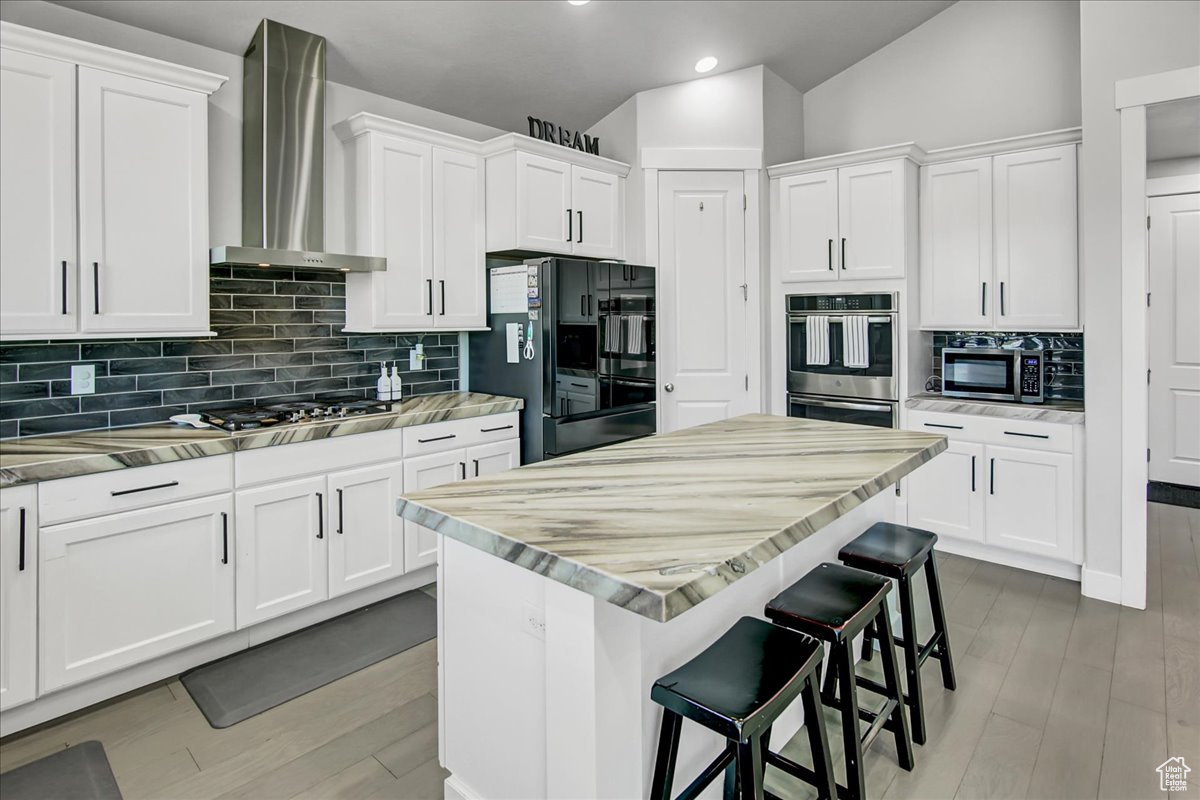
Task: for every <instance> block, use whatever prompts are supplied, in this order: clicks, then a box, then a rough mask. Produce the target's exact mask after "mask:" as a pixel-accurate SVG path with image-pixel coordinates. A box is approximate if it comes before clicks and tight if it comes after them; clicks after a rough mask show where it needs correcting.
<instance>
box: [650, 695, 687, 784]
mask: <svg viewBox="0 0 1200 800" xmlns="http://www.w3.org/2000/svg"><path fill="white" fill-rule="evenodd" d="M682 726H683V717H681V716H679V715H678V714H676V713H675V712H674V711H668V710H667V709H665V708H664V709H663V718H662V729H661V731H660V732H659V735H658V755H656V756H655V758H654V781H653V783H651V784H650V797H651V800H671V784H673V783H674V782H675V759H676V757H677V756H678V755H679V730H680V728H681V727H682Z"/></svg>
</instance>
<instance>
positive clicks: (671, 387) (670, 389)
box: [663, 383, 675, 392]
mask: <svg viewBox="0 0 1200 800" xmlns="http://www.w3.org/2000/svg"><path fill="white" fill-rule="evenodd" d="M663 391H667V392H673V391H675V384H673V383H667V384H664V385H663Z"/></svg>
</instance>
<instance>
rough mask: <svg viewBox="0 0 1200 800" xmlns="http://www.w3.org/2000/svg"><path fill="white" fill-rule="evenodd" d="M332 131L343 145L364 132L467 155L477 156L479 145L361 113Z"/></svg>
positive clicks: (463, 138)
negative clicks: (445, 148)
mask: <svg viewBox="0 0 1200 800" xmlns="http://www.w3.org/2000/svg"><path fill="white" fill-rule="evenodd" d="M333 132H334V133H336V134H337V136H338V138H339V139H341V140H342V141H343V142H348V141H350V140H352V139H355V138H357V137H359V136H362V135H363V134H366V133H385V134H388V135H391V136H400V137H403V138H405V139H410V140H412V141H417V142H423V143H425V144H431V145H436V146H439V147H450V148H453V149H455V150H462V151H465V152H468V153H476V154H478V153H480V142H478V141H476V140H475V139H468V138H466V137H465V136H458V135H456V134H453V133H444V132H442V131H438V130H434V129H433V128H426V127H423V126H421V125H414V124H412V123H411V122H402V121H401V120H398V119H391V118H389V117H382V116H380V115H378V114H371V113H369V112H366V111H361V112H359V113H357V114H355V115H353V116H351V117H347V118H346V119H344V120H342V121H341V122H338V123H336V124H335V125H334V126H333Z"/></svg>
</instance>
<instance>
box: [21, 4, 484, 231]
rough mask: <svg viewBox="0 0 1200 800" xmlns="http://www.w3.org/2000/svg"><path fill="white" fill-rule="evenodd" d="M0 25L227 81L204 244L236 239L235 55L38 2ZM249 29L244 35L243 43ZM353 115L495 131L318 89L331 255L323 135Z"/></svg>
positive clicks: (212, 129)
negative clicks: (322, 103) (69, 39)
mask: <svg viewBox="0 0 1200 800" xmlns="http://www.w3.org/2000/svg"><path fill="white" fill-rule="evenodd" d="M0 19H3V20H6V21H8V22H14V23H17V24H18V25H27V26H29V27H31V28H38V29H41V30H45V31H50V32H51V33H57V34H61V35H63V36H71V37H73V38H76V39H81V40H83V41H88V42H93V43H95V44H101V45H106V46H108V47H115V48H118V49H120V50H126V51H129V52H132V53H139V54H141V55H146V56H150V57H152V58H159V59H162V60H164V61H170V62H173V63H176V64H183V65H185V66H189V67H195V68H197V69H203V70H208V71H210V72H216V73H219V74H221V75H226V76H228V77H229V81H228V82H227V83H226V84H225V85H224V86H222V87H221V88H220V89H219V90H217V92H216V93H215V94H213V96H212V97H211V98H210V99H209V106H208V111H209V123H208V128H209V156H208V158H209V164H208V172H209V238H210V242H211V244H213V245H222V244H240V243H241V241H242V208H241V206H242V157H241V153H242V59H241V57H240V56H236V55H233V54H231V53H225V52H222V51H220V50H214V49H212V48H209V47H203V46H201V45H198V44H193V43H191V42H186V41H183V40H182V39H175V38H172V37H170V36H162V35H160V34H157V33H152V32H151V31H147V30H143V29H141V28H135V27H133V26H130V25H125V24H123V23H120V22H113V21H112V20H107V19H104V18H103V17H97V16H93V15H91V14H85V13H83V12H81V11H75V10H72V9H69V8H65V7H63V6H58V5H54V4H52V3H47V2H42V0H4V3H3V4H0ZM253 33H254V31H247V32H246V41H247V43H249V41H250V37H251V36H252V35H253ZM359 111H371V112H373V113H376V114H381V115H383V116H387V117H391V118H393V119H399V120H403V121H405V122H411V123H413V124H416V125H425V126H427V127H430V128H436V129H437V130H441V131H446V132H447V133H454V134H458V135H460V136H467V137H471V138H475V139H488V138H491V137H493V136H496V135H498V134H500V133H503V131H501V130H499V129H498V128H493V127H491V126H488V125H482V124H480V123H477V122H472V121H470V120H465V119H460V118H458V117H452V116H450V115H448V114H442V113H440V112H437V111H432V110H430V109H427V108H421V107H420V106H414V105H412V104H410V103H404V102H401V101H399V100H393V99H391V98H388V97H382V96H380V95H375V94H370V93H368V92H364V91H361V90H359V89H354V88H352V87H349V86H343V85H341V84H337V83H328V84H326V91H325V121H326V126H327V127H326V131H325V170H326V172H325V247H326V249H327V250H329V251H332V252H336V251H338V250H342V249H344V245H345V239H346V237H345V190H344V180H343V173H344V170H343V157H342V146H341V142H340V141H339V140H338V138H337V136H335V135H334V133H333V131H332V130H331V129H330V128H331V126H332V125H333V123H335V122H339V121H341V120H343V119H345V118H346V117H348V116H350V115H351V114H355V113H357V112H359Z"/></svg>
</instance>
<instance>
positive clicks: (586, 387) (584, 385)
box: [571, 381, 591, 389]
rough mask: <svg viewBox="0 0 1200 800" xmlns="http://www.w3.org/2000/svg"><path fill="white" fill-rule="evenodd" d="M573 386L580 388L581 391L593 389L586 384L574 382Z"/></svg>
mask: <svg viewBox="0 0 1200 800" xmlns="http://www.w3.org/2000/svg"><path fill="white" fill-rule="evenodd" d="M571 385H572V386H578V387H579V388H580V389H588V388H591V387H589V386H588V385H587V384H586V383H575V382H573V381H572V383H571Z"/></svg>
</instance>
